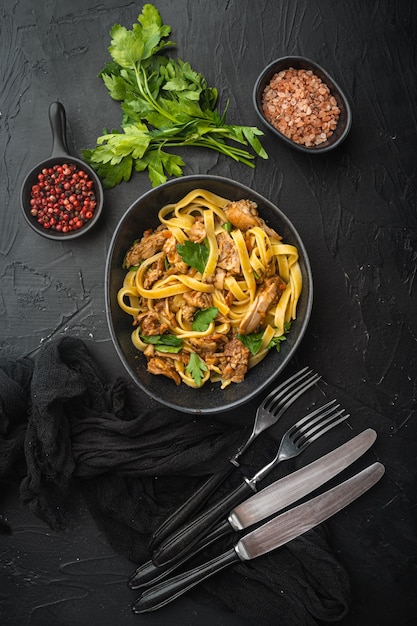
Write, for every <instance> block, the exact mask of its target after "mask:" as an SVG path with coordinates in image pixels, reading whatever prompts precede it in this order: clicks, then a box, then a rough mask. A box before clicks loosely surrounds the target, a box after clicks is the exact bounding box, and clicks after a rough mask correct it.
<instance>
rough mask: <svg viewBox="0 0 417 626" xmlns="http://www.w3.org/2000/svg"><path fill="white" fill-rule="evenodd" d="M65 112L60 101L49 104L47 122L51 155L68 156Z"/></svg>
mask: <svg viewBox="0 0 417 626" xmlns="http://www.w3.org/2000/svg"><path fill="white" fill-rule="evenodd" d="M66 119H67V118H66V114H65V109H64V106H63V105H62V104H61V103H60V102H52V103H51V104H50V105H49V123H50V125H51V131H52V152H51V157H60V156H69V153H68V145H67V132H66Z"/></svg>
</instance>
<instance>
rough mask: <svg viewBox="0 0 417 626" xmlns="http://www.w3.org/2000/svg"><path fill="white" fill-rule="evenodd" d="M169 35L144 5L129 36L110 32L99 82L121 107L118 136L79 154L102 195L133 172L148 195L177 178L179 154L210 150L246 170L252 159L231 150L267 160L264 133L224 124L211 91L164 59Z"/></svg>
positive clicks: (117, 29)
mask: <svg viewBox="0 0 417 626" xmlns="http://www.w3.org/2000/svg"><path fill="white" fill-rule="evenodd" d="M170 32H171V28H170V26H167V25H165V24H163V23H162V19H161V16H160V14H159V12H158V10H157V9H156V8H155V7H154V6H153V5H152V4H145V5H144V7H143V9H142V13H141V14H140V15H139V16H138V22H137V23H136V24H133V27H132V29H131V30H127V29H126V28H124V27H123V26H120V25H119V24H116V25H115V26H113V28H112V30H111V31H110V35H111V45H110V47H109V52H110V54H111V56H112V59H113V61H112V62H109V63H107V65H106V66H105V67H104V69H103V70H102V71H101V72H100V74H99V76H100V77H101V78H102V79H103V81H104V84H105V85H106V87H107V89H108V91H109V94H110V96H111V97H112V98H113V99H114V100H118V101H120V102H121V106H122V111H123V118H122V123H121V130H120V131H118V130H112V131H111V132H107V131H106V132H105V134H103V135H102V136H101V137H98V139H97V146H96V147H95V148H94V149H92V150H83V157H84V159H85V160H86V161H87V162H88V163H89V164H90V165H91V166H92V167H93V168H94V169H95V170H96V172H97V174H98V175H99V176H100V178H101V179H102V182H103V185H104V187H105V188H111V187H114V186H116V185H117V184H119V183H120V182H121V181H122V180H129V179H130V177H131V175H132V171H133V169H135V170H136V171H137V172H142V171H144V170H146V169H147V170H148V174H149V178H150V180H151V183H152V186H153V187H156V186H157V185H159V184H161V183H164V182H165V181H166V180H167V177H168V176H181V175H182V167H183V166H184V165H185V164H184V161H183V160H182V158H181V157H180V156H178V155H176V154H174V153H173V152H172V151H171V149H172V148H176V147H178V146H199V147H204V148H210V149H211V150H216V151H217V152H220V153H222V154H225V155H227V156H229V157H231V158H233V159H235V160H236V161H239V162H241V163H244V164H246V165H248V166H250V167H254V163H253V159H254V158H255V156H254V154H252V153H250V152H248V150H246V149H244V148H240V147H239V146H238V145H235V144H241V145H242V144H243V145H245V146H248V145H249V146H251V148H252V149H253V150H254V152H255V153H256V154H257V155H259V156H260V157H262V158H264V159H267V158H268V155H267V154H266V152H265V150H264V149H263V147H262V145H261V143H260V141H259V139H258V135H263V133H262V132H261V131H260V130H259V129H258V128H256V127H252V126H235V125H228V124H226V122H225V117H226V111H225V112H224V113H223V115H221V116H220V115H219V113H218V112H217V111H216V108H215V107H216V103H217V98H218V93H217V90H216V89H215V88H213V87H208V85H207V82H206V80H205V78H204V77H203V76H202V75H201V74H199V73H198V72H195V71H194V70H193V69H192V68H191V66H190V65H189V63H185V62H184V61H182V60H180V59H178V60H175V59H173V58H169V57H168V56H167V55H166V54H165V52H166V50H167V49H168V48H170V47H172V46H173V45H175V44H174V43H173V42H172V41H169V40H168V39H167V38H168V36H169V34H170ZM228 141H232V142H233V143H232V145H230V144H229V143H227V142H228Z"/></svg>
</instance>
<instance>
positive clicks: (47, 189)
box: [30, 163, 97, 233]
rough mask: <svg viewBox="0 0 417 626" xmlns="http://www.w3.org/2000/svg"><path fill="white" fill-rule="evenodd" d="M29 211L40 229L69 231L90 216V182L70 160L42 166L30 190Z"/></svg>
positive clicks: (92, 198) (93, 205)
mask: <svg viewBox="0 0 417 626" xmlns="http://www.w3.org/2000/svg"><path fill="white" fill-rule="evenodd" d="M30 206H31V209H30V214H31V216H32V217H33V218H34V220H36V221H37V222H38V223H39V224H40V225H41V226H42V227H43V228H46V229H49V228H50V229H51V230H55V231H58V232H62V233H69V232H71V231H74V230H78V229H80V228H82V227H83V226H84V225H85V224H86V223H87V222H88V221H89V220H91V219H92V217H93V215H94V211H95V209H96V206H97V202H96V194H95V191H94V182H93V181H92V180H91V179H90V178H89V176H88V174H87V173H86V172H85V171H84V170H83V169H79V168H78V167H77V165H75V164H74V163H63V164H62V165H61V164H57V165H54V166H53V167H44V168H43V169H42V170H41V171H40V172H39V174H38V175H37V181H36V183H35V184H34V185H32V188H31V190H30Z"/></svg>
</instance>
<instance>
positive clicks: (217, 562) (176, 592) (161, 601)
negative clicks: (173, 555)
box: [132, 548, 239, 613]
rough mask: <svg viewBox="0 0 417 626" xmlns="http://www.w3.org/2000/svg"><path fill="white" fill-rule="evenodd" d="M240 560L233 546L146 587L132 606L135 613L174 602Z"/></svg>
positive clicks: (152, 609)
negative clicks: (208, 559) (219, 554)
mask: <svg viewBox="0 0 417 626" xmlns="http://www.w3.org/2000/svg"><path fill="white" fill-rule="evenodd" d="M238 561H239V557H238V556H237V554H236V552H235V549H234V548H231V549H230V550H228V551H227V552H225V553H224V554H222V555H221V556H217V557H215V558H214V559H212V560H211V561H208V562H207V563H204V564H203V565H199V566H198V567H195V568H194V569H192V570H189V571H188V572H184V573H181V574H178V576H174V578H169V579H168V580H164V581H162V582H161V583H159V584H158V585H155V586H154V587H150V588H149V589H146V590H145V591H144V592H143V593H142V595H141V596H140V598H139V599H138V600H136V602H135V603H134V604H133V606H132V610H133V612H134V613H146V612H147V611H154V610H155V609H159V608H161V607H163V606H165V605H166V604H168V603H169V602H172V601H173V600H175V599H176V598H178V597H179V596H181V595H182V594H183V593H186V592H187V591H189V590H190V589H192V588H193V587H195V586H196V585H198V583H200V582H203V581H204V580H206V579H207V578H209V577H210V576H213V574H216V573H217V572H220V571H221V570H222V569H224V568H225V567H227V566H228V565H231V564H232V563H236V562H238Z"/></svg>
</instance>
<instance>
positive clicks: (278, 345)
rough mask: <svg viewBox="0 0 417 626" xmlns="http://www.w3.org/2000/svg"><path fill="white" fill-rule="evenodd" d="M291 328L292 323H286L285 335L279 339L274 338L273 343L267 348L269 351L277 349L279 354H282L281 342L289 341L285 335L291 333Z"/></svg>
mask: <svg viewBox="0 0 417 626" xmlns="http://www.w3.org/2000/svg"><path fill="white" fill-rule="evenodd" d="M290 328H291V322H285V324H284V334H283V335H280V336H279V337H274V338H273V339H272V341H271V342H270V344H269V345H268V346H267V347H268V350H271V348H276V350H277V352H280V350H281V342H282V341H286V340H287V338H286V336H285V335H286V334H287V333H288V332H289V331H290Z"/></svg>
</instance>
